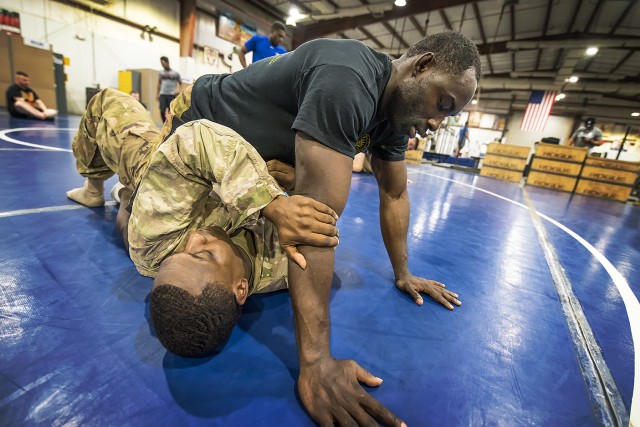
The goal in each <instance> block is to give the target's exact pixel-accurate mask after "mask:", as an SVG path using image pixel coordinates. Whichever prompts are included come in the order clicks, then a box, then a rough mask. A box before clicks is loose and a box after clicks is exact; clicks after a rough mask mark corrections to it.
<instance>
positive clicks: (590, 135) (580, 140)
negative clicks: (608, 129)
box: [569, 117, 602, 151]
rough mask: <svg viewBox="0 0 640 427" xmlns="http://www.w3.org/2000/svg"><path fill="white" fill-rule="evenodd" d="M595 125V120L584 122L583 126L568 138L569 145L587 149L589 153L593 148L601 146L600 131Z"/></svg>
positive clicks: (589, 119) (590, 118)
mask: <svg viewBox="0 0 640 427" xmlns="http://www.w3.org/2000/svg"><path fill="white" fill-rule="evenodd" d="M595 124H596V119H594V118H593V117H589V118H588V119H587V120H585V122H584V126H581V127H579V128H578V130H576V131H575V132H574V133H573V135H571V138H569V145H573V146H576V147H587V148H589V151H591V149H592V148H593V147H595V146H597V145H600V144H602V131H601V130H600V129H599V128H597V127H596V126H595Z"/></svg>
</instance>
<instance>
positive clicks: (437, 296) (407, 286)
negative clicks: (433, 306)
mask: <svg viewBox="0 0 640 427" xmlns="http://www.w3.org/2000/svg"><path fill="white" fill-rule="evenodd" d="M396 286H397V287H398V289H400V290H401V291H402V292H404V293H406V294H408V295H409V296H410V297H411V298H413V300H414V301H415V302H416V304H418V305H422V303H423V302H424V301H423V300H422V296H421V295H420V293H423V294H426V295H428V296H429V297H430V298H431V299H433V300H434V301H437V302H439V303H440V304H442V305H444V306H445V307H447V308H448V309H449V310H453V305H451V304H455V305H462V303H461V302H460V301H458V294H456V293H453V292H451V291H448V290H446V289H445V288H444V285H443V284H442V283H440V282H436V281H435V280H427V279H423V278H422V277H418V276H414V275H412V274H409V275H406V276H403V277H401V278H399V279H398V280H396Z"/></svg>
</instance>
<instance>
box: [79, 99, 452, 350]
mask: <svg viewBox="0 0 640 427" xmlns="http://www.w3.org/2000/svg"><path fill="white" fill-rule="evenodd" d="M73 153H74V155H75V157H76V162H77V168H78V171H79V172H80V174H81V175H82V176H84V177H86V178H87V180H86V181H85V185H84V186H83V187H82V188H77V189H74V190H71V191H69V192H68V193H67V196H68V197H69V198H70V199H72V200H74V201H77V202H78V203H81V204H83V205H85V206H89V207H97V206H102V205H104V196H103V191H104V188H103V184H104V181H105V180H106V179H108V178H110V177H111V176H113V175H114V174H115V173H117V174H118V177H119V181H120V182H121V184H122V185H123V186H124V188H123V189H122V190H121V192H120V197H121V204H120V209H119V212H118V218H117V224H118V228H119V230H120V231H121V232H122V234H123V238H124V241H125V245H126V246H128V249H129V255H130V257H131V259H132V260H133V262H134V264H135V265H136V268H137V269H138V271H139V272H140V273H141V274H143V275H145V276H150V277H155V280H154V285H153V291H152V294H151V302H150V308H151V319H152V322H153V324H154V327H155V329H156V333H157V335H158V338H159V339H160V341H161V343H162V344H163V345H164V346H165V347H166V348H167V349H168V350H169V351H171V352H173V353H176V354H179V355H183V356H204V355H207V354H211V353H212V352H214V351H215V350H216V349H218V348H219V347H220V346H221V345H222V344H223V343H224V342H225V341H226V339H227V338H228V337H229V335H230V334H231V331H232V329H233V327H234V325H235V324H236V322H237V319H238V316H239V313H240V307H241V306H242V304H243V303H244V302H245V300H246V298H247V296H248V295H250V294H252V293H259V292H268V291H274V290H277V289H283V288H286V287H287V281H286V280H287V273H288V262H287V256H289V257H290V258H291V259H292V260H294V261H295V262H296V263H297V264H298V265H300V266H301V267H302V268H305V267H306V261H305V259H304V258H303V257H302V255H301V254H300V253H298V252H297V250H296V245H298V244H307V245H314V246H318V247H331V246H336V245H337V243H338V239H337V236H336V234H337V229H336V226H335V224H336V219H337V215H336V214H335V212H334V211H333V210H332V209H330V208H328V207H327V206H325V205H324V204H322V203H319V202H316V201H314V200H313V199H310V198H307V197H302V196H291V197H286V195H285V193H284V191H283V190H282V189H281V187H280V186H279V185H278V182H276V180H275V179H274V178H273V177H272V176H271V175H270V174H269V169H268V168H267V165H266V164H265V162H264V160H263V159H262V158H261V157H260V156H259V155H258V154H257V152H256V151H255V149H254V148H253V147H252V146H251V145H249V144H248V143H247V142H246V141H244V139H242V137H240V136H239V135H238V134H237V133H235V132H234V131H232V130H231V129H229V128H226V127H224V126H221V125H218V124H214V123H212V122H209V121H206V120H198V121H195V122H190V123H187V124H185V125H183V126H181V127H179V128H178V129H177V130H176V132H175V133H174V134H173V135H172V136H171V137H170V138H169V139H167V140H166V141H165V142H164V143H162V144H160V138H159V131H158V130H157V129H156V128H155V125H154V124H153V121H152V119H151V117H150V116H149V113H148V112H147V111H146V110H144V109H143V108H142V106H141V105H140V104H139V103H138V102H136V101H135V100H134V99H133V98H131V97H130V96H128V95H126V94H124V93H122V92H118V91H116V90H113V89H105V90H103V91H102V92H100V93H98V94H97V95H96V96H94V98H92V99H91V101H90V102H89V105H88V108H87V112H86V113H85V114H84V116H83V117H82V120H81V122H80V128H79V130H78V133H77V135H76V137H75V138H74V141H73ZM270 169H272V170H275V169H278V168H274V167H273V163H272V167H271V168H270ZM278 170H279V171H280V172H279V173H282V174H283V175H279V174H278V173H274V176H280V177H284V176H285V175H286V174H287V171H286V170H283V169H278ZM287 181H291V180H290V179H289V180H287V179H286V177H284V179H281V182H282V183H283V184H284V183H285V182H287ZM134 191H135V193H136V194H135V196H134V197H133V201H131V202H130V199H131V197H132V194H133V193H134ZM128 205H130V216H129V212H128V210H127V206H128ZM438 291H439V292H438ZM430 296H432V297H433V298H434V299H436V300H438V301H440V302H442V301H445V302H446V303H447V304H449V302H452V303H457V300H456V298H457V295H456V294H453V293H451V292H449V291H446V290H445V289H444V288H441V289H434V292H433V293H432V294H430ZM442 303H443V304H445V303H444V302H442ZM449 305H450V304H449Z"/></svg>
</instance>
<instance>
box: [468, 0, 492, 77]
mask: <svg viewBox="0 0 640 427" xmlns="http://www.w3.org/2000/svg"><path fill="white" fill-rule="evenodd" d="M471 4H472V6H473V14H474V15H475V16H476V23H477V24H478V29H479V30H480V37H481V38H482V43H484V44H487V36H486V35H485V34H484V26H483V25H482V18H481V17H480V10H478V2H477V1H474V2H473V3H471ZM487 63H488V64H489V72H490V73H491V74H493V64H492V63H491V55H489V54H487Z"/></svg>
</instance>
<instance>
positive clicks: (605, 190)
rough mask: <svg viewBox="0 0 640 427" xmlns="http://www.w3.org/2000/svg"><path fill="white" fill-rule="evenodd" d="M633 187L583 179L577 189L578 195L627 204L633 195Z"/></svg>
mask: <svg viewBox="0 0 640 427" xmlns="http://www.w3.org/2000/svg"><path fill="white" fill-rule="evenodd" d="M632 189H633V188H632V187H631V186H624V185H615V184H606V183H604V182H597V181H591V180H590V179H583V178H581V179H580V181H578V186H577V187H576V193H578V194H583V195H585V196H593V197H600V198H604V199H609V200H617V201H618V202H626V201H627V199H628V198H629V195H630V194H631V190H632Z"/></svg>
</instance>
